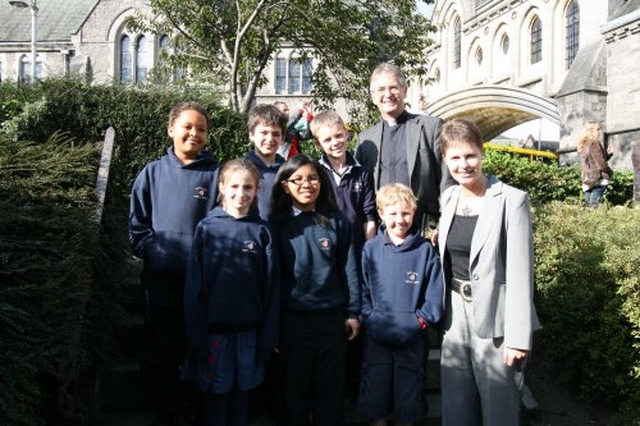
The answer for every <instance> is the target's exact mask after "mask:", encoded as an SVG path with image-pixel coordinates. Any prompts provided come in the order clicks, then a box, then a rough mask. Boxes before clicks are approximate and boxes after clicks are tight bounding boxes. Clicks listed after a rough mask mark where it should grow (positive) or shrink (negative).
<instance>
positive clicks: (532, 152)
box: [484, 142, 559, 163]
mask: <svg viewBox="0 0 640 426" xmlns="http://www.w3.org/2000/svg"><path fill="white" fill-rule="evenodd" d="M484 149H486V150H489V151H500V152H508V153H511V154H514V155H524V156H527V157H529V160H531V161H533V160H539V161H540V160H541V161H547V162H554V163H557V162H558V158H559V156H558V154H556V153H555V152H551V151H538V150H537V149H529V148H518V147H515V146H506V145H498V144H495V143H490V142H488V143H485V144H484Z"/></svg>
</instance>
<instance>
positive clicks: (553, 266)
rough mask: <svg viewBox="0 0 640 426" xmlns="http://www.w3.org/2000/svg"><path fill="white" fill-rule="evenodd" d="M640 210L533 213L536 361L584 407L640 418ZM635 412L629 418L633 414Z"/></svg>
mask: <svg viewBox="0 0 640 426" xmlns="http://www.w3.org/2000/svg"><path fill="white" fill-rule="evenodd" d="M638 235H640V209H632V208H625V207H620V206H617V207H610V208H609V207H607V206H606V205H604V206H601V207H599V208H597V209H584V208H582V207H579V206H574V205H568V204H566V203H561V202H552V203H548V204H544V205H539V206H538V207H537V208H536V209H535V214H534V247H535V274H536V306H537V309H538V313H539V315H540V318H541V322H542V326H543V328H542V330H540V331H539V332H538V335H537V337H536V341H537V342H538V343H539V345H538V346H539V347H538V348H537V353H536V354H535V355H534V356H536V358H538V359H540V360H542V362H543V363H545V364H546V365H547V366H548V367H549V368H550V369H551V370H552V371H554V372H555V373H556V374H557V377H559V378H560V379H561V380H563V381H564V382H565V383H567V384H569V385H571V386H572V387H574V388H575V389H577V390H578V392H579V394H580V396H581V397H582V398H584V399H585V400H588V401H600V402H602V401H604V402H607V403H608V404H610V405H612V406H614V407H615V406H619V407H621V408H623V411H627V413H628V414H629V415H630V416H631V417H634V416H635V419H636V421H637V420H638V419H640V411H638V407H640V303H639V302H640V275H639V274H638V271H640V245H639V244H638ZM634 410H635V412H634Z"/></svg>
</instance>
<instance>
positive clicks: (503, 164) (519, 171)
mask: <svg viewBox="0 0 640 426" xmlns="http://www.w3.org/2000/svg"><path fill="white" fill-rule="evenodd" d="M483 170H484V171H486V172H488V173H493V174H495V175H496V176H498V177H500V179H502V180H503V181H504V182H506V183H508V184H510V185H513V186H515V187H517V188H521V189H523V190H525V191H527V192H528V193H529V196H530V197H531V201H532V203H533V204H540V203H548V202H550V201H565V202H568V203H573V204H576V205H579V204H581V203H582V197H583V192H582V187H581V180H580V167H579V166H577V165H573V166H561V165H559V164H555V163H554V164H548V163H543V162H541V161H530V160H529V158H528V157H523V156H516V155H511V154H507V153H503V152H496V151H489V150H487V151H485V159H484V162H483ZM604 199H605V201H606V202H607V203H609V204H612V205H627V204H629V203H630V202H631V200H632V199H633V172H631V171H625V170H616V172H615V173H614V175H613V179H612V181H611V184H610V185H609V187H608V188H607V190H606V192H605V196H604Z"/></svg>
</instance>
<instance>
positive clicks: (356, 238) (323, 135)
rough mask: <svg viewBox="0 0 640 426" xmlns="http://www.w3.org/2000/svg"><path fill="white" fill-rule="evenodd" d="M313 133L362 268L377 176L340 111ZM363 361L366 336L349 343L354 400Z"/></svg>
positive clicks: (323, 118)
mask: <svg viewBox="0 0 640 426" xmlns="http://www.w3.org/2000/svg"><path fill="white" fill-rule="evenodd" d="M311 132H312V133H313V137H314V139H315V141H316V144H317V145H318V147H319V148H320V149H321V150H322V156H321V157H320V164H322V166H323V167H324V168H325V170H326V171H327V174H328V175H329V176H330V178H331V184H332V186H333V191H334V193H335V195H336V201H337V203H338V207H339V208H340V211H341V212H342V213H343V214H344V215H345V216H346V217H347V219H349V222H350V223H351V226H352V233H351V236H352V239H353V246H354V250H355V253H356V260H357V261H358V267H360V266H359V265H360V255H361V253H362V248H363V246H364V243H365V241H366V240H369V239H371V238H373V237H375V234H376V225H377V219H378V215H377V213H376V195H375V189H374V184H373V175H372V174H371V173H369V171H367V170H365V169H364V168H363V167H362V166H360V164H358V162H357V161H356V159H355V158H354V157H353V156H352V155H351V153H350V152H349V151H347V148H348V144H349V141H348V132H347V129H346V127H345V125H344V121H342V118H340V115H338V113H336V112H335V111H325V112H322V113H320V114H318V115H317V116H316V117H315V119H314V120H313V121H312V122H311ZM361 364H362V338H360V337H357V338H355V339H353V340H351V341H350V342H349V347H348V351H347V371H346V393H347V397H348V398H349V399H351V400H355V399H356V397H357V395H358V389H359V388H360V384H359V381H360V368H361Z"/></svg>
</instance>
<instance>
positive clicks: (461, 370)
mask: <svg viewBox="0 0 640 426" xmlns="http://www.w3.org/2000/svg"><path fill="white" fill-rule="evenodd" d="M447 299H448V300H447V302H448V303H447V305H448V306H447V314H446V317H445V324H444V325H445V327H444V329H445V332H444V339H443V342H442V358H441V364H440V365H441V367H440V368H441V370H440V371H441V381H442V424H443V425H444V426H480V425H484V426H501V425H504V426H515V425H518V424H519V417H520V397H521V389H522V386H523V384H524V374H523V371H522V368H523V366H522V365H518V366H514V367H507V366H506V365H504V364H503V362H502V354H503V350H504V347H503V346H504V345H503V339H502V338H500V339H480V338H479V337H478V336H477V335H476V334H475V333H474V331H473V330H474V327H473V302H470V303H467V302H464V301H463V300H462V298H461V297H460V295H459V294H458V293H454V292H451V293H450V294H449V295H448V298H447Z"/></svg>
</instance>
